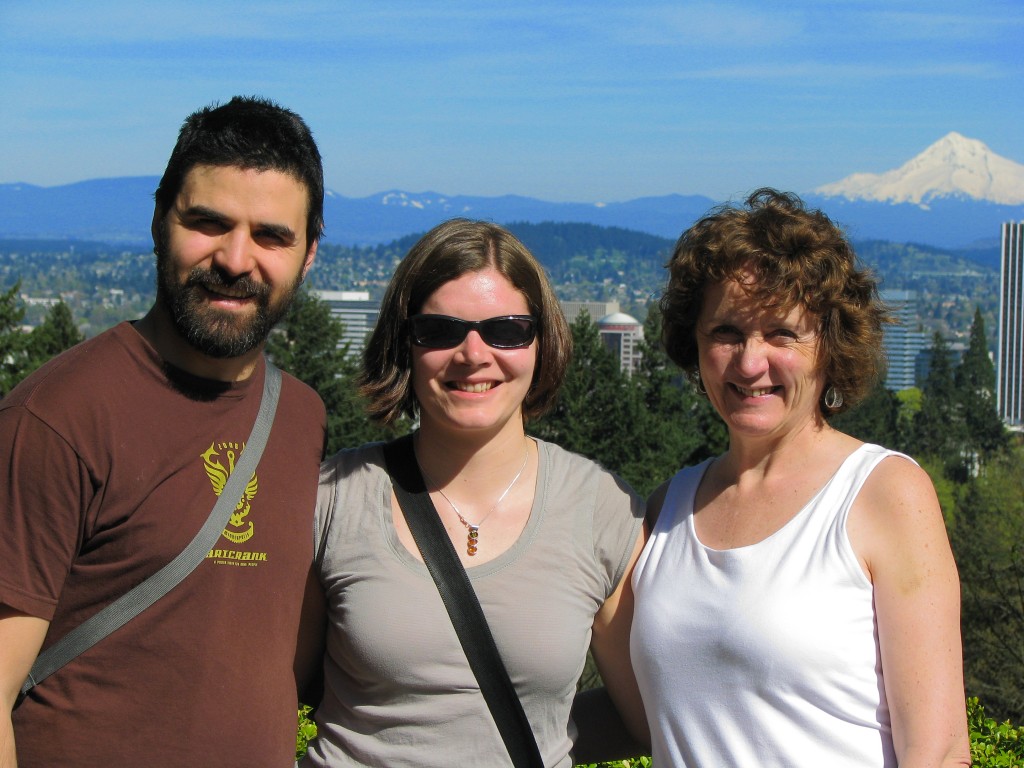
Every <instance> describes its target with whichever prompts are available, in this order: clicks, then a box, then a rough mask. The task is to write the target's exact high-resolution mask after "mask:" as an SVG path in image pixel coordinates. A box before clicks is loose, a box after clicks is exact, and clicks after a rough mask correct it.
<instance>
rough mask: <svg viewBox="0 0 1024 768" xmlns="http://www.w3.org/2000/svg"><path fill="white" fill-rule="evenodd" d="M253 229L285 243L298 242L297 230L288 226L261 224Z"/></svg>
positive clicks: (269, 223) (270, 223)
mask: <svg viewBox="0 0 1024 768" xmlns="http://www.w3.org/2000/svg"><path fill="white" fill-rule="evenodd" d="M253 229H255V230H258V231H260V232H264V233H266V234H270V235H273V236H274V237H277V238H280V239H281V240H283V241H286V242H289V243H292V242H295V240H296V235H295V230H293V229H292V228H291V227H289V226H288V225H286V224H274V223H272V222H269V221H267V222H260V223H259V224H257V225H256V226H255V227H253Z"/></svg>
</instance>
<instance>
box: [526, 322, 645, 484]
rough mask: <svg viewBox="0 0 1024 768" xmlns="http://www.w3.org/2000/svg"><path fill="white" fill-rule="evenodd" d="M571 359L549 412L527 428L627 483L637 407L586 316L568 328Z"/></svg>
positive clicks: (611, 356)
mask: <svg viewBox="0 0 1024 768" xmlns="http://www.w3.org/2000/svg"><path fill="white" fill-rule="evenodd" d="M572 336H573V347H574V350H573V358H572V362H571V363H570V365H569V369H568V370H567V371H566V376H565V380H564V383H563V384H562V389H561V392H560V394H559V397H558V401H557V403H556V404H555V407H554V408H553V409H552V410H551V411H549V412H548V413H547V414H546V415H545V416H544V417H543V418H542V419H541V420H539V421H537V422H533V423H531V424H528V425H527V427H528V429H529V431H530V433H531V434H534V435H536V436H537V437H540V438H543V439H545V440H550V441H551V442H553V443H557V444H558V445H559V446H561V447H562V448H565V449H566V450H569V451H574V452H576V453H580V454H583V455H584V456H588V457H590V458H592V459H594V460H595V461H597V462H599V463H600V464H601V465H602V466H604V467H605V468H607V469H609V470H611V471H612V472H615V473H617V474H619V475H620V476H622V478H623V479H624V480H626V481H627V482H629V483H630V484H632V483H633V482H635V478H633V477H631V476H630V475H631V474H632V472H631V470H632V469H633V468H634V467H635V462H634V458H635V453H634V451H633V448H632V445H631V438H632V435H633V434H635V425H636V424H637V423H638V421H639V420H640V413H641V410H642V409H641V407H640V403H639V399H638V398H637V397H636V395H635V390H634V389H633V388H632V387H631V386H630V385H629V382H628V379H627V377H626V376H625V374H623V373H622V372H621V371H620V370H619V363H618V360H616V359H615V356H614V355H613V354H612V353H611V352H610V351H609V350H608V349H607V347H605V346H604V344H603V343H602V342H601V337H600V334H599V333H598V329H597V325H596V324H595V323H594V322H592V321H591V319H590V316H589V315H588V314H586V313H583V314H582V315H580V317H579V318H577V320H576V322H574V323H573V325H572Z"/></svg>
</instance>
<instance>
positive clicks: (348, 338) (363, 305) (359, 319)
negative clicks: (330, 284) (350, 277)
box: [310, 290, 380, 357]
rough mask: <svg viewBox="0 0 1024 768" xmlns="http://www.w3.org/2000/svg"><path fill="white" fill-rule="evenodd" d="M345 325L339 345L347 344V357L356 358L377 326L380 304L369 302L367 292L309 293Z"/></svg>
mask: <svg viewBox="0 0 1024 768" xmlns="http://www.w3.org/2000/svg"><path fill="white" fill-rule="evenodd" d="M310 293H313V294H314V295H316V296H317V297H318V298H320V299H321V300H322V301H324V302H325V303H326V304H327V306H329V307H330V308H331V314H332V315H334V316H335V317H336V318H338V319H339V320H341V322H342V323H344V325H345V335H344V336H343V337H342V340H341V343H342V344H348V355H347V357H357V356H359V355H361V354H362V352H363V348H364V347H365V346H366V338H367V336H369V335H370V332H371V331H372V330H373V327H374V326H375V325H376V324H377V316H378V315H379V314H380V302H379V301H371V300H370V294H369V292H368V291H317V290H314V291H310Z"/></svg>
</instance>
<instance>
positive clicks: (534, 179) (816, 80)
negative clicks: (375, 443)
mask: <svg viewBox="0 0 1024 768" xmlns="http://www.w3.org/2000/svg"><path fill="white" fill-rule="evenodd" d="M1022 41H1024V3H1022V2H1021V1H1020V0H992V1H991V2H989V1H987V0H980V1H975V2H964V1H963V0H957V1H956V2H951V1H950V0H922V1H918V0H914V1H913V2H911V1H910V0H879V1H878V2H874V1H869V0H863V1H861V2H847V1H846V0H813V1H807V2H803V1H799V2H772V1H771V0H760V1H759V2H753V1H749V2H748V1H747V0H737V1H734V2H686V1H685V0H675V1H674V2H647V1H646V0H632V2H630V3H625V2H622V1H621V0H618V1H616V2H605V0H586V1H585V2H571V1H567V2H554V1H552V2H531V1H530V0H519V1H518V2H512V3H510V2H489V1H488V0H472V2H467V1H466V0H436V1H435V0H407V1H406V2H393V1H389V0H362V1H361V2H356V1H350V0H293V1H290V2H283V1H282V0H274V1H273V2H263V1H262V0H244V1H242V2H217V1H216V0H208V1H207V2H191V1H190V2H173V1H172V0H165V1H164V2H147V1H146V0H89V1H88V2H77V1H76V0H66V1H63V2H61V1H58V0H2V2H0V104H2V105H3V107H2V108H0V182H28V183H32V184H38V185H41V186H51V185H55V184H64V183H69V182H74V181H80V180H82V179H88V178H99V177H108V176H139V175H150V174H153V175H156V174H159V173H160V172H161V171H162V170H163V165H164V163H165V162H166V159H167V155H168V154H169V152H170V149H171V146H172V145H173V143H174V139H175V137H176V134H177V129H178V126H179V125H180V124H181V121H182V119H183V118H184V117H185V115H186V114H188V113H189V112H191V111H192V110H193V109H195V108H197V107H199V106H202V105H205V104H208V103H211V102H213V101H223V100H226V99H227V98H230V96H232V95H233V94H236V93H257V94H260V95H263V96H267V97H270V98H273V99H275V100H276V101H278V102H280V103H282V104H284V105H285V106H288V107H290V108H292V109H294V110H296V111H297V112H299V113H300V114H302V115H303V117H305V118H306V120H307V122H308V123H309V124H310V126H311V127H312V129H313V132H314V134H315V135H316V137H317V140H318V142H319V144H320V147H321V151H322V154H323V156H324V165H325V171H326V177H327V184H328V186H329V187H330V188H331V189H333V190H335V191H337V192H338V193H339V194H342V195H346V196H350V197H362V196H366V195H370V194H373V193H375V192H380V191H384V190H389V189H402V190H405V191H410V192H423V191H435V192H441V193H445V194H450V195H451V194H472V195H502V194H521V195H528V196H531V197H539V198H543V199H546V200H553V201H564V200H572V201H581V202H598V201H609V202H610V201H618V200H629V199H633V198H636V197H643V196H648V195H662V194H668V193H681V194H703V195H708V196H710V197H713V198H716V199H725V198H727V197H730V196H736V195H738V194H740V193H742V192H744V191H747V190H750V189H752V188H755V187H758V186H763V185H772V186H777V187H781V188H785V189H792V190H795V191H798V192H808V191H810V190H811V189H813V188H814V187H817V186H819V185H821V184H825V183H828V182H832V181H836V180H838V179H840V178H842V177H844V176H847V175H849V174H850V173H853V172H858V171H863V172H874V173H877V172H881V171H885V170H888V169H890V168H894V167H897V166H898V165H901V164H902V163H903V162H905V161H906V160H908V159H910V158H911V157H913V156H914V155H916V154H917V153H919V152H920V151H922V150H923V149H925V148H926V147H927V146H928V145H930V144H931V143H933V142H934V141H937V140H938V139H939V138H941V137H942V136H944V135H945V134H946V133H948V132H949V131H953V130H956V131H959V132H960V133H962V134H964V135H965V136H968V137H971V138H975V139H980V140H982V141H984V142H985V143H986V144H988V145H989V147H990V148H991V149H992V150H993V151H995V152H996V153H998V154H1001V155H1003V156H1005V157H1008V158H1010V159H1012V160H1015V161H1017V162H1024V141H1022V140H1024V88H1022V87H1021V84H1022V83H1024V43H1022Z"/></svg>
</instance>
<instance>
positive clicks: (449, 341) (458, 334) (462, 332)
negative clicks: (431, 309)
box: [412, 315, 469, 349]
mask: <svg viewBox="0 0 1024 768" xmlns="http://www.w3.org/2000/svg"><path fill="white" fill-rule="evenodd" d="M467 333H469V326H468V325H466V324H465V323H463V322H462V321H460V320H458V319H456V318H454V317H441V316H439V315H418V316H417V317H414V318H412V338H413V341H415V342H416V343H417V344H419V345H420V346H421V347H429V348H431V349H449V348H450V347H455V346H458V345H459V344H461V343H462V340H463V339H464V338H466V334H467Z"/></svg>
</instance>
